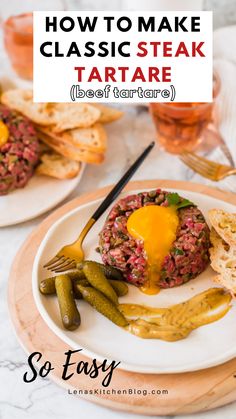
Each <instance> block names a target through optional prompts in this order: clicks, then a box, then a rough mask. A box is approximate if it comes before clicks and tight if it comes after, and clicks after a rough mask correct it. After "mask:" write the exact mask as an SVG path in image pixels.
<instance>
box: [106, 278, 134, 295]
mask: <svg viewBox="0 0 236 419" xmlns="http://www.w3.org/2000/svg"><path fill="white" fill-rule="evenodd" d="M108 282H109V284H111V286H112V288H113V290H114V291H115V293H116V295H117V296H118V297H123V296H124V295H126V294H128V291H129V288H128V285H127V284H126V283H125V282H122V281H117V279H108Z"/></svg>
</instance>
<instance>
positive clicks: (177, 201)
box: [167, 192, 194, 209]
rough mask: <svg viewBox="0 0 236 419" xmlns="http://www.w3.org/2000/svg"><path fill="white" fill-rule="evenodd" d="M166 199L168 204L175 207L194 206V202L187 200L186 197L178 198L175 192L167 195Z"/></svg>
mask: <svg viewBox="0 0 236 419" xmlns="http://www.w3.org/2000/svg"><path fill="white" fill-rule="evenodd" d="M167 201H168V204H169V205H173V206H175V207H176V208H177V209H180V208H185V207H189V206H194V204H193V203H192V202H191V201H189V200H188V199H185V198H184V199H182V200H181V198H180V196H179V194H178V193H177V192H173V193H170V194H168V195H167Z"/></svg>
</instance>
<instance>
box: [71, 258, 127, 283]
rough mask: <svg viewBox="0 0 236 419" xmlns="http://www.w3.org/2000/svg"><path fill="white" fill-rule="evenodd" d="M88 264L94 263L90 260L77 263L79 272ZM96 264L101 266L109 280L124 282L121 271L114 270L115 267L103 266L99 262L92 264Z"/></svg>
mask: <svg viewBox="0 0 236 419" xmlns="http://www.w3.org/2000/svg"><path fill="white" fill-rule="evenodd" d="M87 262H92V261H90V260H87V261H84V262H80V263H77V265H76V266H77V268H78V269H79V270H81V269H83V266H84V264H85V263H87ZM92 263H95V264H96V265H98V266H100V268H101V269H102V271H103V273H104V275H105V276H106V277H107V278H109V279H117V281H124V277H123V274H122V272H121V271H119V269H116V268H114V267H113V266H109V265H103V264H102V263H99V262H94V261H93V262H92Z"/></svg>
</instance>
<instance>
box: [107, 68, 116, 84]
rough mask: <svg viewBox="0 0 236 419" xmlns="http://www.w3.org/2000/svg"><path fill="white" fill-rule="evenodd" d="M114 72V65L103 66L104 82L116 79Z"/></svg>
mask: <svg viewBox="0 0 236 419" xmlns="http://www.w3.org/2000/svg"><path fill="white" fill-rule="evenodd" d="M115 74H116V70H115V69H114V67H105V82H108V81H116V79H115V77H114V75H115Z"/></svg>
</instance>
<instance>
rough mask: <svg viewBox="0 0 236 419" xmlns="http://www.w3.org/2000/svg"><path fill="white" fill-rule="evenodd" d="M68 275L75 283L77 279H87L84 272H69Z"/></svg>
mask: <svg viewBox="0 0 236 419" xmlns="http://www.w3.org/2000/svg"><path fill="white" fill-rule="evenodd" d="M67 275H68V276H69V277H70V279H72V280H73V281H74V280H75V279H85V275H84V273H83V271H81V270H79V269H77V270H74V271H71V272H67Z"/></svg>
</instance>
